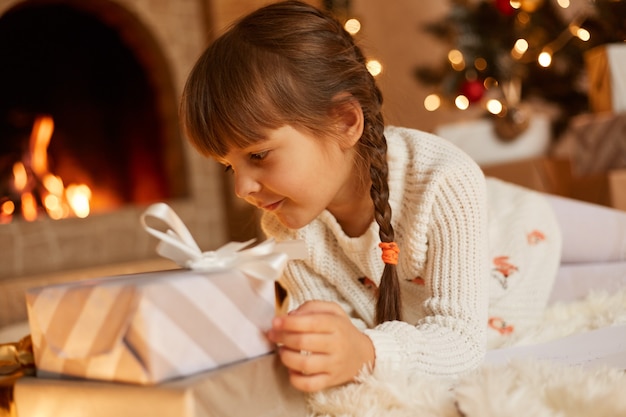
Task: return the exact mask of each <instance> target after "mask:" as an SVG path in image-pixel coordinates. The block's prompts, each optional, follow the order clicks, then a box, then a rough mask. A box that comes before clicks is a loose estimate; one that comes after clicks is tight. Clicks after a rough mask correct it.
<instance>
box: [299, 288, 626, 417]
mask: <svg viewBox="0 0 626 417" xmlns="http://www.w3.org/2000/svg"><path fill="white" fill-rule="evenodd" d="M618 323H626V288H624V289H622V290H619V291H617V292H614V293H613V294H609V293H600V292H597V293H591V294H589V295H588V296H587V297H586V298H585V299H584V300H581V301H576V302H568V303H557V304H554V305H551V306H550V307H549V308H548V309H547V311H546V313H545V317H544V320H543V321H542V324H541V326H537V327H536V328H532V329H527V330H526V331H525V332H524V333H523V335H522V336H515V339H514V338H508V339H507V338H503V339H502V340H501V341H500V343H499V346H500V347H506V346H517V345H524V344H533V343H540V342H546V341H550V340H555V339H558V338H562V337H565V336H568V335H571V334H574V333H580V332H584V331H587V330H593V329H598V328H602V327H606V326H611V325H614V324H618ZM309 405H310V409H311V416H315V417H326V416H333V417H339V416H346V417H347V416H359V417H374V416H377V417H378V416H386V417H387V416H389V417H404V416H407V417H408V416H420V417H428V416H437V417H491V416H507V417H508V416H533V417H544V416H545V417H548V416H550V417H553V416H555V417H556V416H558V417H562V416H567V417H570V416H571V417H578V416H580V417H583V416H584V417H588V416H594V417H609V416H611V417H613V416H626V373H625V372H624V370H623V369H615V368H609V367H582V366H573V365H564V364H559V363H554V362H547V361H538V360H534V359H533V360H530V359H523V360H514V361H511V362H509V363H507V364H500V365H487V364H485V365H483V366H482V367H481V368H479V369H478V370H476V371H475V372H473V373H471V374H468V375H465V376H463V377H460V378H458V379H441V378H440V379H436V378H432V377H431V378H428V377H424V376H423V375H398V374H397V373H394V374H391V373H389V372H386V371H385V370H383V369H376V370H375V371H374V373H373V374H371V375H367V376H362V377H361V378H360V383H355V384H349V385H347V386H343V387H339V388H334V389H331V390H328V391H325V392H322V393H317V394H314V395H312V396H311V397H310V398H309Z"/></svg>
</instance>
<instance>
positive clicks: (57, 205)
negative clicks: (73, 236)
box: [43, 194, 67, 220]
mask: <svg viewBox="0 0 626 417" xmlns="http://www.w3.org/2000/svg"><path fill="white" fill-rule="evenodd" d="M43 205H44V207H45V208H46V211H47V212H48V216H50V218H52V219H54V220H59V219H62V218H64V217H67V210H66V209H65V208H64V205H63V202H62V201H61V199H60V198H59V197H58V196H56V195H54V194H48V195H47V196H46V197H45V198H44V200H43Z"/></svg>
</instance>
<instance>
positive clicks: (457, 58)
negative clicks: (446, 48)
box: [448, 49, 465, 71]
mask: <svg viewBox="0 0 626 417" xmlns="http://www.w3.org/2000/svg"><path fill="white" fill-rule="evenodd" d="M448 61H450V65H452V68H454V69H455V70H457V71H462V70H463V69H465V59H464V58H463V54H462V53H461V51H459V50H458V49H452V50H451V51H450V52H448Z"/></svg>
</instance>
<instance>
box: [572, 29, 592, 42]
mask: <svg viewBox="0 0 626 417" xmlns="http://www.w3.org/2000/svg"><path fill="white" fill-rule="evenodd" d="M575 35H576V36H577V37H578V39H580V40H581V41H583V42H587V41H588V40H589V39H591V33H589V31H588V30H587V29H583V28H578V30H576V33H575Z"/></svg>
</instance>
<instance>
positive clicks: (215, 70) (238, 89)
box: [181, 1, 401, 323]
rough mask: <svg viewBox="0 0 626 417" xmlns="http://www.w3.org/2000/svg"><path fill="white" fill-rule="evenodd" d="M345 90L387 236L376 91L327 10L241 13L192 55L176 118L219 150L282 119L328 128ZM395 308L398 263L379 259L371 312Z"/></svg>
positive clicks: (202, 143) (299, 7)
mask: <svg viewBox="0 0 626 417" xmlns="http://www.w3.org/2000/svg"><path fill="white" fill-rule="evenodd" d="M346 93H347V94H346ZM351 100H356V101H358V103H359V105H360V106H361V109H362V111H363V116H364V129H363V134H362V136H361V138H360V139H359V141H358V142H357V144H356V150H357V161H356V163H357V168H359V169H361V170H362V171H363V175H367V174H369V178H370V179H371V189H370V196H371V198H372V201H373V203H374V219H375V220H376V222H377V223H378V225H379V228H380V240H381V242H393V241H394V230H393V227H392V224H391V207H390V205H389V186H388V182H387V173H388V168H387V160H386V155H387V141H386V139H385V135H384V120H383V116H382V112H381V107H382V94H381V92H380V90H379V89H378V87H377V85H376V82H375V80H374V78H373V77H372V75H371V74H370V73H369V71H368V70H367V68H366V61H365V57H364V56H363V54H362V52H361V50H360V49H359V47H358V46H357V45H356V44H355V42H354V39H353V38H352V36H351V35H350V34H349V33H348V32H346V31H345V30H344V28H343V26H342V25H341V23H340V22H338V21H337V20H336V19H335V18H334V17H332V16H331V15H330V14H328V13H326V12H324V11H322V10H319V9H317V8H315V7H313V6H310V5H308V4H306V3H303V2H300V1H283V2H279V3H273V4H270V5H268V6H265V7H262V8H260V9H258V10H256V11H255V12H253V13H251V14H249V15H247V16H245V17H243V18H242V19H241V20H239V21H238V22H236V23H235V24H234V25H233V26H231V27H230V28H229V30H228V31H226V32H225V33H224V34H223V35H221V36H220V37H219V38H217V39H216V40H215V41H214V42H213V43H212V44H211V45H210V46H209V47H208V48H207V50H206V51H205V52H204V53H203V54H202V56H201V57H200V58H199V59H198V61H197V62H196V64H195V66H194V68H193V69H192V71H191V74H190V75H189V78H188V80H187V83H186V85H185V88H184V91H183V98H182V102H181V119H182V121H183V125H184V127H185V130H186V133H187V136H188V137H189V139H190V141H191V143H192V145H193V146H194V147H195V148H196V149H197V150H198V151H199V152H200V153H201V154H203V155H206V156H213V157H222V156H224V155H225V154H227V153H228V150H229V149H230V148H232V147H247V146H249V145H251V144H252V143H254V142H257V141H259V140H263V139H264V138H265V134H266V132H267V131H268V130H272V129H277V128H279V127H282V126H284V125H291V126H295V127H299V128H302V129H305V130H307V131H308V132H310V133H312V134H313V135H320V136H321V135H324V134H326V135H328V134H329V133H331V132H330V129H331V128H330V126H332V123H331V120H332V119H331V117H332V115H333V111H334V110H335V109H337V108H338V106H341V105H343V104H345V103H347V102H350V101H351ZM400 310H401V302H400V289H399V282H398V278H397V272H396V266H395V265H394V264H393V263H385V268H384V272H383V275H382V277H381V281H380V287H379V291H378V302H377V306H376V320H377V322H378V323H382V322H384V321H388V320H399V319H400Z"/></svg>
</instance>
